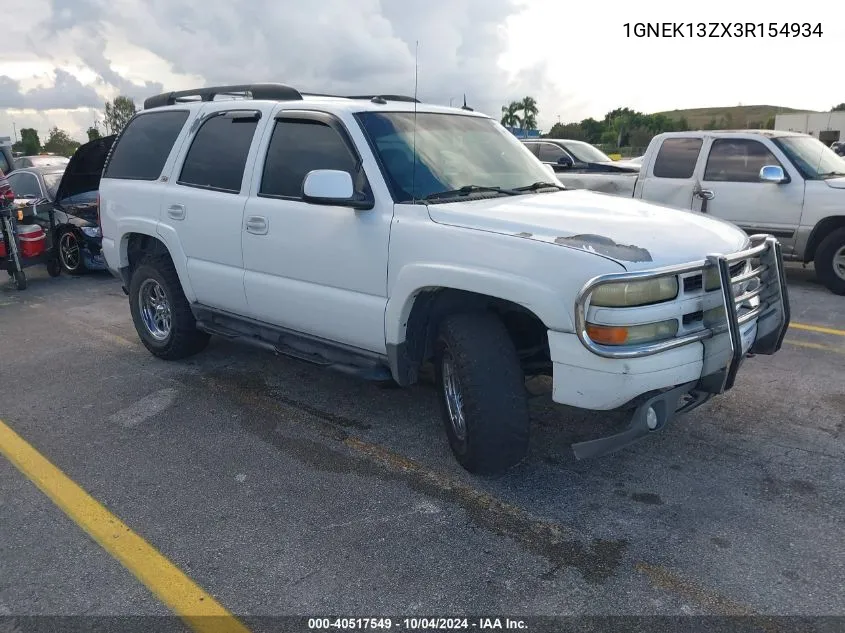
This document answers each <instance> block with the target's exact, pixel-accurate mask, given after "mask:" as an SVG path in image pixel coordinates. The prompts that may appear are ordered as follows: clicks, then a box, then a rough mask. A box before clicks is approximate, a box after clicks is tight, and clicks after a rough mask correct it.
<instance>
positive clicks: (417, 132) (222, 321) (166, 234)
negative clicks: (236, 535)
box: [100, 84, 789, 473]
mask: <svg viewBox="0 0 845 633" xmlns="http://www.w3.org/2000/svg"><path fill="white" fill-rule="evenodd" d="M233 94H239V95H241V96H243V97H244V98H242V99H237V100H231V99H226V100H223V99H217V98H216V97H217V96H223V97H227V98H228V97H230V96H231V95H233ZM150 138H154V139H156V143H155V144H151V143H150V142H149V139H150ZM221 148H223V149H221ZM221 152H222V154H223V156H221ZM100 202H101V205H100V210H101V225H102V229H103V252H104V254H105V258H106V261H107V262H108V267H109V269H110V270H111V271H112V273H113V274H114V275H115V276H117V277H118V278H119V279H120V280H121V281H122V283H123V286H124V290H125V292H126V294H127V295H128V309H129V312H130V314H131V316H132V320H133V322H134V324H135V329H136V331H137V333H138V336H139V339H140V340H141V342H142V343H143V345H144V346H145V347H146V348H147V349H148V350H149V351H150V353H152V354H153V355H155V356H157V357H159V358H162V359H165V360H169V361H177V360H179V359H183V358H186V357H188V356H191V355H193V354H196V353H198V352H200V351H201V350H202V349H203V348H204V347H205V346H206V345H207V343H208V340H209V337H210V336H212V335H214V336H221V337H224V338H226V339H229V340H239V341H242V342H244V343H248V344H253V345H257V346H259V347H262V348H264V349H267V350H268V351H271V352H274V353H276V354H281V355H285V356H289V357H292V358H296V359H299V360H301V361H305V362H311V363H315V364H317V365H321V366H324V367H327V368H332V369H337V370H340V371H343V372H345V373H346V374H352V375H355V376H359V377H360V378H362V379H369V380H377V381H393V382H395V383H397V384H398V385H400V386H407V385H411V384H413V383H415V382H417V381H418V379H419V376H420V374H421V369H422V368H423V367H424V366H432V367H433V369H434V374H435V376H436V385H437V388H438V391H439V400H440V406H441V410H442V416H443V424H444V428H445V433H446V436H447V437H448V441H449V444H450V447H451V449H452V452H453V454H454V455H455V457H456V458H457V460H458V461H459V462H460V464H461V465H462V466H463V467H464V468H466V469H467V470H469V471H471V472H474V473H495V472H501V471H503V470H505V469H507V468H509V467H511V466H513V465H515V464H517V463H518V462H520V461H521V460H523V459H524V458H525V457H526V455H527V451H528V439H529V431H530V426H531V424H530V419H529V408H528V393H527V389H526V382H525V380H526V378H527V377H529V376H537V375H546V376H549V377H551V381H550V382H551V389H552V399H553V400H554V401H555V402H558V403H561V404H565V405H570V406H572V407H578V408H582V409H589V410H593V411H609V410H614V409H626V410H628V411H629V414H630V418H629V420H630V422H629V424H628V426H627V428H625V429H624V430H622V431H620V432H618V433H615V434H613V435H611V436H609V437H598V438H595V439H591V440H587V441H584V442H579V443H578V444H576V445H574V450H575V453H576V455H577V456H578V457H579V458H585V457H590V456H598V455H603V454H606V453H609V452H612V451H614V450H617V449H619V448H621V447H623V446H626V445H628V444H630V443H631V442H633V441H635V440H637V439H639V438H642V437H645V436H647V435H649V434H651V433H653V432H655V431H657V430H659V429H661V428H664V427H665V426H666V425H667V424H668V423H669V422H671V421H672V420H673V419H674V418H676V417H677V416H679V415H680V414H682V413H685V412H687V411H690V410H692V409H693V408H695V407H697V406H700V405H702V404H704V403H705V402H706V401H707V400H708V399H710V398H711V397H712V396H717V395H719V394H723V393H725V392H726V391H728V390H730V389H731V388H732V387H733V386H734V384H735V383H736V382H737V381H741V380H742V375H743V372H753V371H754V366H748V365H746V364H744V360H745V359H746V358H747V357H749V356H750V355H755V354H756V355H771V354H774V353H776V352H777V351H778V350H779V349H780V346H781V344H782V341H783V337H784V334H785V332H786V330H787V327H788V325H789V301H788V298H787V289H786V283H785V279H784V270H783V259H782V254H781V248H780V244H779V242H778V241H777V239H775V238H774V237H772V236H771V235H764V234H760V235H756V234H755V235H751V236H749V235H746V233H744V232H743V231H742V230H740V229H739V228H737V227H736V226H734V225H732V224H730V223H728V222H725V221H720V220H717V219H714V218H710V217H707V216H705V215H702V214H697V213H691V212H679V211H677V210H672V209H668V208H664V207H660V206H656V205H653V204H648V203H646V202H643V201H640V200H632V199H625V198H621V197H617V196H611V195H605V194H599V193H595V192H590V191H585V190H567V189H565V188H564V187H562V186H561V185H560V183H559V182H558V181H557V180H556V179H555V177H554V173H553V172H552V170H550V169H548V168H547V167H546V166H544V165H543V164H542V163H541V162H540V161H539V160H538V158H537V157H536V156H534V155H533V154H532V152H531V151H530V149H529V148H527V147H526V146H525V145H524V144H523V143H521V142H520V141H519V140H518V139H517V138H516V137H515V136H514V135H512V134H511V133H509V132H508V131H507V130H506V129H505V128H503V127H502V126H501V125H500V124H499V123H498V122H496V121H494V120H492V119H491V118H489V117H487V116H484V115H482V114H479V113H477V112H473V111H471V110H470V109H469V108H466V107H464V108H460V109H457V108H447V107H440V106H435V105H427V104H423V103H420V102H418V101H417V100H416V99H414V98H410V97H403V96H401V95H363V96H330V95H316V94H309V93H305V92H300V91H299V90H297V89H295V88H294V87H292V86H288V85H283V84H251V85H238V86H219V87H206V88H200V89H196V90H187V91H182V92H176V93H167V94H163V95H158V96H155V97H150V98H149V99H147V100H146V102H145V104H144V110H143V111H142V112H140V113H139V114H137V115H136V116H135V117H134V118H133V119H132V120H131V121H130V122H129V123H128V124H127V125H126V127H125V128H124V129H123V131H122V132H121V134H120V136H119V137H118V139H117V141H116V142H115V145H114V147H113V149H112V152H111V155H110V157H109V158H108V160H107V163H106V166H105V170H104V172H103V178H102V180H101V182H100ZM589 433H590V431H589V430H587V429H585V434H587V435H588V434H589Z"/></svg>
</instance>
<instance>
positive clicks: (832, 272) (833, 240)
mask: <svg viewBox="0 0 845 633" xmlns="http://www.w3.org/2000/svg"><path fill="white" fill-rule="evenodd" d="M814 263H815V266H816V275H818V277H819V281H821V282H822V283H823V284H824V285H825V286H826V287H827V289H828V290H830V291H831V292H832V293H834V294H837V295H845V227H843V228H841V229H837V230H835V231H833V233H831V234H830V235H828V236H827V237H826V238H824V239H823V240H822V243H821V244H819V247H818V249H817V250H816V257H815V260H814Z"/></svg>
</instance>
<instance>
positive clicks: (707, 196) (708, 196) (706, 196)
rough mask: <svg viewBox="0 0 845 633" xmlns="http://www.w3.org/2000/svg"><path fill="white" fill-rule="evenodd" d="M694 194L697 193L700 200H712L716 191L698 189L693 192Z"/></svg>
mask: <svg viewBox="0 0 845 633" xmlns="http://www.w3.org/2000/svg"><path fill="white" fill-rule="evenodd" d="M695 195H697V196H698V197H699V198H701V199H702V200H712V199H713V198H715V197H716V192H715V191H713V190H712V189H699V190H698V191H696V192H695Z"/></svg>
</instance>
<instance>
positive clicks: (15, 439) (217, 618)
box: [0, 420, 249, 633]
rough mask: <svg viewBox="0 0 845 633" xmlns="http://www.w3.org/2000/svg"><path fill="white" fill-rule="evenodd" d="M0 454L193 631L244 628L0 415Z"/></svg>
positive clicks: (244, 632) (235, 632) (230, 632)
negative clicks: (0, 417)
mask: <svg viewBox="0 0 845 633" xmlns="http://www.w3.org/2000/svg"><path fill="white" fill-rule="evenodd" d="M0 454H3V455H5V456H6V458H7V459H8V460H9V461H10V462H12V464H13V465H14V466H15V467H16V468H17V469H18V470H19V471H21V473H23V474H24V475H25V476H26V477H27V478H28V479H29V480H30V481H32V483H34V484H35V485H36V486H38V488H39V489H40V490H41V492H43V493H44V494H45V495H47V496H48V497H49V498H50V500H51V501H52V502H53V503H55V504H56V505H57V506H58V507H59V508H60V509H61V510H62V511H63V512H64V513H65V514H66V515H68V516H69V517H70V518H71V519H73V520H74V521H75V522H76V524H77V525H79V527H81V528H82V529H83V530H85V532H87V533H88V535H89V536H90V537H91V538H92V539H94V540H95V541H96V542H97V543H98V544H99V545H100V547H102V548H103V549H104V550H106V551H107V552H108V553H109V554H111V555H112V556H114V557H115V558H116V559H117V560H118V561H120V563H121V564H123V566H124V567H126V568H127V569H128V570H129V571H131V572H132V573H133V574H134V575H135V577H136V578H137V579H138V580H140V581H141V582H142V583H144V585H146V587H147V588H148V589H149V590H150V591H152V592H153V593H154V594H155V595H156V596H158V598H159V599H160V600H161V601H162V602H163V603H164V604H166V605H167V607H168V608H169V609H170V610H171V611H173V612H174V613H175V614H176V615H178V616H179V617H181V618H182V620H184V621H185V623H186V624H187V625H188V626H189V627H191V628H192V629H193V630H194V631H196V632H197V633H249V630H248V629H247V628H246V627H245V626H244V625H243V624H241V623H240V622H239V621H238V620H237V619H236V618H235V617H234V616H233V615H232V614H231V613H229V612H228V611H227V610H226V609H225V608H223V606H221V605H220V604H219V603H218V602H217V601H216V600H215V599H214V598H213V597H211V596H210V595H209V594H208V593H206V592H205V591H203V589H202V588H200V587H199V586H198V585H197V584H196V583H194V581H192V580H191V579H190V578H188V577H187V576H186V575H185V574H184V573H183V572H182V571H180V570H179V568H177V567H176V566H175V565H174V564H173V563H171V562H170V561H169V560H168V559H167V558H165V557H164V555H163V554H161V553H160V552H159V551H158V550H156V549H155V548H154V547H153V546H152V545H150V544H149V543H147V542H146V541H145V540H144V539H143V538H141V537H140V536H139V535H137V534H136V533H135V532H133V531H132V530H131V529H130V528H129V527H128V526H127V525H126V524H125V523H123V522H122V521H121V520H120V519H118V518H117V517H116V516H115V515H113V514H112V513H111V512H109V511H108V510H107V509H106V508H105V507H104V506H103V505H101V504H100V503H99V502H98V501H97V500H96V499H94V498H93V497H91V496H90V495H89V494H88V493H87V492H85V490H83V489H82V488H81V487H80V486H79V485H77V484H76V483H75V482H74V481H73V480H71V479H70V478H68V476H67V475H65V474H64V473H63V472H62V471H61V470H59V469H58V468H57V467H56V466H54V465H53V464H52V463H50V462H49V461H48V460H47V459H46V458H45V457H44V456H42V455H41V454H40V453H39V452H38V451H37V450H35V449H34V448H33V447H32V446H31V445H30V444H28V443H27V442H26V440H24V439H23V438H22V437H21V436H19V435H18V434H17V433H15V432H14V431H13V430H12V429H11V428H9V427H8V426H7V425H6V424H5V423H4V422H3V421H2V420H0Z"/></svg>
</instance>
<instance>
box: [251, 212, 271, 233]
mask: <svg viewBox="0 0 845 633" xmlns="http://www.w3.org/2000/svg"><path fill="white" fill-rule="evenodd" d="M246 230H247V232H248V233H252V234H253V235H267V231H268V230H269V229H268V226H267V218H262V217H261V216H260V215H252V216H250V217H248V218H247V220H246Z"/></svg>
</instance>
